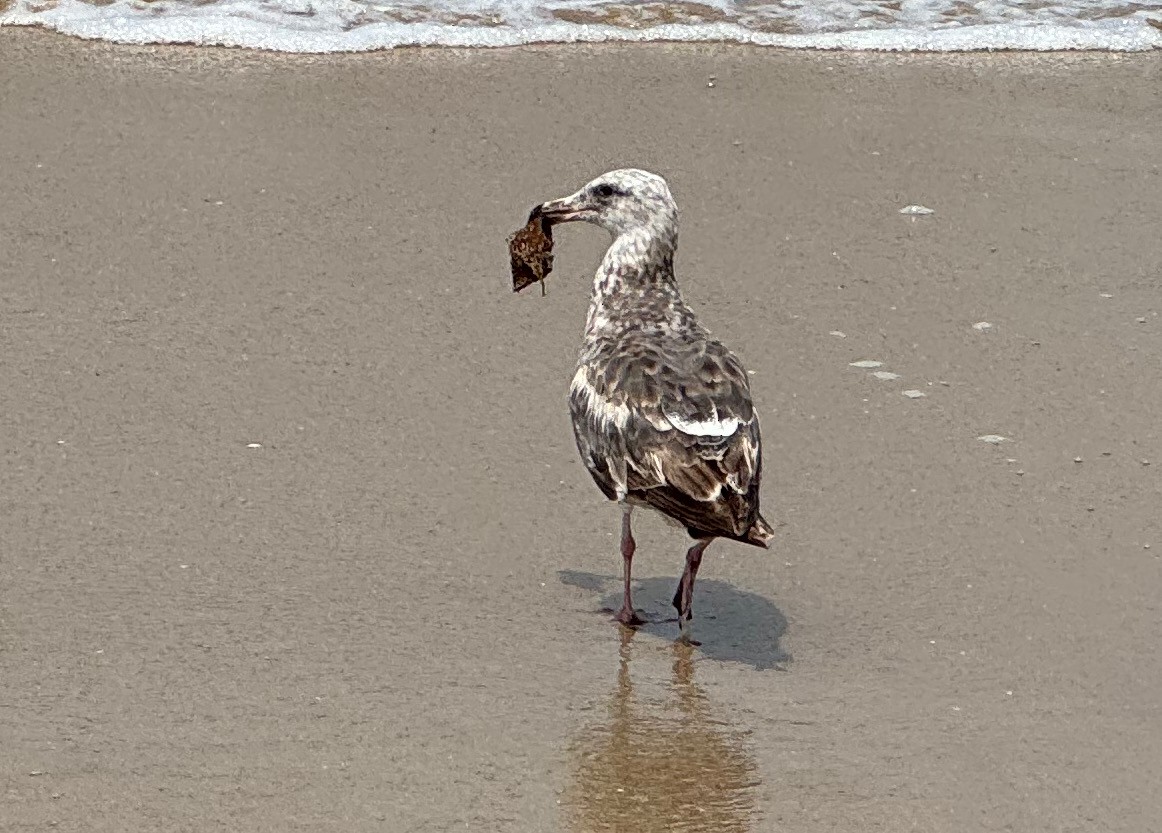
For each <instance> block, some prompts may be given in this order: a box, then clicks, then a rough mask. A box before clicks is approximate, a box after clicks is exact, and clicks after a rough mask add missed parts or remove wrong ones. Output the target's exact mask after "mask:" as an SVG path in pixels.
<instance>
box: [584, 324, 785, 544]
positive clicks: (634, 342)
mask: <svg viewBox="0 0 1162 833" xmlns="http://www.w3.org/2000/svg"><path fill="white" fill-rule="evenodd" d="M570 401H571V408H572V412H573V422H574V431H575V435H576V438H577V446H578V449H579V450H580V452H581V456H582V458H583V459H584V461H585V463H586V466H587V467H588V468H589V471H590V473H591V474H592V475H593V478H594V480H595V481H596V482H597V485H598V487H599V488H601V490H602V492H604V493H605V495H606V496H607V497H609V498H610V499H616V498H619V497H623V496H624V497H628V498H629V499H631V500H635V501H640V502H642V503H645V504H647V505H649V506H652V507H654V508H655V509H658V510H659V511H661V512H662V513H664V514H665V515H668V516H669V517H671V518H673V519H674V520H676V521H678V522H679V523H681V524H682V525H683V526H685V527H686V528H687V529H688V530H689V532H690V534H691V535H692V536H694V537H696V538H704V537H711V536H716V537H724V538H733V539H735V540H739V541H745V542H747V543H752V544H756V545H758V546H765V540H766V538H767V537H769V534H770V527H769V525H767V523H766V521H764V520H763V519H762V517H761V516H760V514H759V485H760V481H761V479H762V449H761V437H760V431H759V420H758V415H757V414H756V413H755V412H754V407H753V405H752V403H751V398H750V386H749V384H748V381H747V376H746V371H745V370H743V368H742V366H741V365H740V364H739V362H738V360H737V359H736V358H735V357H734V356H733V355H732V354H731V353H730V352H729V351H728V350H727V349H726V347H724V346H723V345H722V344H720V343H719V342H716V341H701V342H699V343H694V344H663V345H659V344H658V343H657V342H656V341H652V342H651V341H647V340H645V339H635V338H634V337H632V336H630V337H629V338H627V339H626V340H625V341H623V342H622V343H621V344H619V345H618V349H617V351H616V355H615V356H613V357H611V358H610V359H608V360H607V361H604V362H601V363H600V364H598V363H596V362H595V363H593V364H590V365H588V366H585V365H583V366H582V367H581V368H580V369H579V372H578V376H577V378H575V379H574V385H573V391H572V394H571V397H570ZM714 422H718V423H727V425H728V427H729V426H730V425H735V424H737V427H736V429H735V430H734V431H733V432H731V433H729V434H728V435H727V436H716V435H713V434H711V433H708V432H709V429H710V428H711V427H712V424H713V423H714ZM691 424H694V425H693V430H695V431H696V432H697V433H689V432H688V431H684V430H680V429H681V426H686V427H687V428H689V427H690V425H691ZM720 433H726V432H725V431H721V432H720ZM700 434H701V435H700Z"/></svg>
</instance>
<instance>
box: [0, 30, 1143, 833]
mask: <svg viewBox="0 0 1162 833" xmlns="http://www.w3.org/2000/svg"><path fill="white" fill-rule="evenodd" d="M0 66H3V67H4V71H3V75H2V76H0V170H2V171H3V177H4V181H3V194H4V199H3V200H2V201H0V447H2V448H3V457H4V463H5V466H4V476H3V478H2V479H0V507H2V514H0V519H2V529H3V536H2V539H3V545H2V549H3V555H2V560H0V748H2V749H3V750H4V754H3V756H0V781H2V783H3V798H2V799H0V800H2V802H3V804H2V806H0V816H2V817H3V818H4V825H3V826H4V828H5V830H12V831H23V830H44V829H49V828H50V827H51V829H54V830H59V831H74V830H75V831H118V832H119V833H122V832H123V831H171V830H172V831H186V830H188V831H207V830H247V831H291V830H311V831H321V830H334V831H363V830H389V831H451V830H479V831H500V832H501V833H507V832H508V831H549V830H564V831H600V830H610V831H637V832H638V833H649V832H650V831H663V830H675V829H682V830H686V831H744V830H751V831H783V830H786V831H795V832H796V833H810V832H811V831H829V832H830V831H860V832H861V833H866V831H885V833H887V832H888V831H891V833H896V832H897V831H902V830H913V829H915V830H924V831H929V833H931V832H932V831H966V830H1018V831H1024V833H1037V832H1038V831H1062V830H1085V831H1107V832H1112V831H1144V830H1147V829H1149V828H1150V827H1151V826H1153V825H1154V824H1156V821H1157V819H1158V818H1160V817H1162V798H1160V797H1159V794H1158V791H1157V784H1158V783H1159V782H1160V780H1162V755H1160V753H1159V751H1158V749H1159V741H1162V728H1160V727H1162V714H1160V711H1159V704H1160V702H1162V700H1160V698H1159V694H1158V692H1159V690H1160V688H1162V668H1160V666H1159V664H1158V662H1157V646H1158V645H1159V643H1160V642H1162V610H1160V605H1159V596H1160V594H1159V589H1160V587H1162V561H1160V560H1159V556H1160V555H1162V520H1160V514H1159V510H1158V507H1159V505H1160V503H1162V484H1160V479H1162V429H1160V428H1159V419H1158V414H1159V411H1160V409H1162V387H1160V386H1159V385H1158V382H1157V380H1158V366H1159V365H1158V361H1159V360H1158V357H1159V355H1162V318H1159V315H1158V313H1159V311H1162V302H1160V301H1159V295H1158V281H1159V275H1160V274H1162V236H1160V235H1159V234H1158V226H1157V223H1158V217H1159V216H1162V174H1160V172H1159V165H1160V164H1162V152H1160V150H1162V145H1160V140H1159V138H1158V137H1159V136H1162V111H1160V110H1159V108H1158V106H1157V105H1158V98H1157V90H1158V89H1159V86H1160V81H1162V72H1160V69H1162V58H1160V56H1157V55H1146V56H1135V57H1124V58H1119V57H1114V56H1092V55H1091V56H1021V55H993V56H975V57H951V58H940V57H933V56H927V57H925V56H911V57H907V56H888V55H881V56H873V55H832V54H806V53H800V54H788V53H782V52H776V51H763V50H755V49H742V48H731V47H716V46H715V47H712V46H704V47H675V46H654V47H648V48H646V47H640V46H634V47H619V48H597V49H593V48H576V49H573V48H568V49H566V48H556V49H525V50H512V51H503V52H488V53H484V52H460V51H443V52H426V51H414V50H412V51H404V52H400V53H396V54H391V55H371V56H358V57H347V58H327V59H319V58H288V57H273V56H254V55H249V54H247V53H242V52H229V51H206V50H189V49H174V48H171V49H156V50H154V49H140V48H125V47H111V46H107V45H101V44H90V43H80V42H75V41H70V40H67V39H63V38H59V37H52V36H49V35H45V34H39V33H35V32H30V31H14V30H3V31H0ZM712 75H713V76H716V78H717V80H716V82H715V85H714V86H713V87H710V86H708V79H709V77H710V76H712ZM622 165H637V166H642V167H648V168H652V169H655V170H657V171H658V172H659V173H662V174H664V175H665V176H667V177H668V178H669V179H670V181H671V185H672V187H673V190H674V192H675V195H676V197H677V199H678V201H679V205H680V206H681V207H682V209H683V234H682V241H681V247H680V250H679V255H678V270H679V277H680V279H681V281H682V283H683V287H684V290H685V292H686V294H687V296H688V298H689V300H690V301H691V302H692V304H693V305H694V306H695V308H696V309H697V310H698V311H699V313H700V315H701V316H702V317H703V319H704V321H705V322H706V323H707V325H708V326H710V327H711V328H712V329H713V330H714V331H715V332H716V334H718V335H720V336H721V337H723V338H724V339H725V340H726V341H727V342H728V344H730V345H731V346H732V347H733V348H734V349H735V350H736V351H737V352H738V353H739V355H740V356H741V357H742V359H743V361H744V362H745V363H746V365H747V366H748V367H749V368H750V369H751V370H753V371H754V375H753V387H754V393H755V398H756V401H757V404H758V406H759V408H760V412H761V414H762V418H763V425H764V435H765V444H766V480H765V483H764V492H763V506H764V513H765V514H766V515H767V517H769V518H772V519H777V520H778V522H779V523H780V527H779V538H778V540H777V543H776V544H775V546H774V547H773V549H772V550H771V551H769V552H762V551H759V550H756V549H754V548H750V547H745V546H742V545H735V544H731V543H721V542H720V543H718V544H715V545H714V546H713V547H712V548H711V549H710V550H709V552H708V554H707V559H706V562H705V564H704V566H703V570H702V574H701V575H702V580H701V581H700V582H699V584H698V587H697V590H696V596H695V615H696V617H697V618H696V620H695V623H694V624H695V629H696V630H695V632H696V634H697V635H698V636H699V637H700V638H701V639H702V641H703V645H702V646H701V647H700V648H695V649H690V648H683V647H682V646H676V645H675V644H674V642H673V636H674V632H675V625H674V624H673V623H672V622H671V623H666V622H661V623H658V624H654V625H650V626H648V627H646V628H645V629H643V630H642V631H641V632H638V633H637V634H635V635H624V634H619V631H618V628H617V627H616V626H615V625H614V624H613V623H612V622H611V621H610V619H609V616H608V615H607V614H604V613H602V612H601V608H602V607H603V606H605V605H609V604H610V603H611V602H614V601H615V600H616V593H617V574H618V571H619V561H618V556H617V549H616V538H615V533H616V532H617V529H618V522H619V521H618V514H617V512H616V510H615V509H613V508H612V507H609V506H607V505H605V504H604V501H603V499H602V498H601V495H600V493H599V492H598V491H597V489H596V488H595V487H594V485H593V484H592V482H591V481H590V480H589V477H588V475H587V474H586V473H585V471H584V470H583V468H582V466H581V464H580V462H579V461H578V460H577V458H576V451H575V449H574V446H573V440H572V435H571V432H570V428H569V423H568V417H567V412H566V398H565V397H566V390H567V386H568V381H569V378H570V376H571V373H572V362H573V360H574V357H575V351H576V347H577V343H578V340H579V337H580V330H581V326H582V321H583V317H584V312H585V308H586V305H587V296H588V291H589V276H590V275H591V273H592V270H593V268H594V266H595V264H596V261H597V258H598V257H599V256H600V253H601V250H602V247H603V244H604V237H603V235H602V234H601V233H600V232H598V231H597V230H595V229H588V228H576V229H574V228H567V229H561V230H559V233H558V234H557V249H556V255H557V260H556V268H555V270H554V272H553V274H552V276H551V277H550V278H549V280H548V296H547V297H545V298H542V297H540V292H539V289H538V288H536V287H532V288H530V289H529V290H526V292H525V293H523V294H521V295H519V296H518V295H514V294H513V293H512V292H511V291H510V286H509V276H508V264H507V255H506V253H505V251H504V238H505V235H506V234H508V233H509V232H510V231H512V230H513V229H515V228H517V227H518V226H519V225H520V224H521V223H522V222H523V220H524V218H525V215H526V214H527V211H528V209H529V207H530V206H531V205H532V204H533V203H535V202H538V201H540V200H542V199H547V198H550V197H555V196H561V195H564V194H566V193H568V192H570V191H572V190H573V189H575V188H576V187H577V186H579V185H580V184H581V183H583V182H584V181H585V180H587V179H588V178H589V177H591V176H593V175H595V174H597V173H599V172H601V171H603V170H605V169H607V168H610V167H614V166H622ZM911 203H918V204H922V205H925V206H929V207H931V208H933V209H934V210H935V214H933V215H931V216H928V217H918V218H915V219H913V218H911V217H907V216H903V215H901V214H899V213H898V210H899V208H901V207H902V206H904V205H907V204H911ZM1107 295H1108V296H1109V297H1105V296H1107ZM1139 319H1140V320H1139ZM982 321H987V322H989V323H991V324H992V328H991V329H990V330H988V331H985V332H981V331H978V330H974V329H973V327H972V325H973V324H974V323H977V322H982ZM833 331H837V332H842V333H843V334H844V337H840V336H838V335H834V334H832V333H833ZM864 359H872V360H878V361H880V362H882V363H883V366H882V368H880V369H881V370H885V371H890V372H894V373H897V374H899V375H900V378H899V379H898V380H890V381H880V380H877V379H875V378H874V377H873V376H872V375H870V373H869V371H868V370H862V369H858V368H854V367H851V366H850V363H851V362H855V361H859V360H864ZM905 390H919V391H921V392H923V393H924V394H926V396H924V397H923V398H917V399H910V398H908V397H906V396H904V395H903V393H902V392H903V391H905ZM987 434H998V435H1003V436H1005V437H1007V438H1009V439H1008V441H1006V442H1004V443H1001V444H1000V445H996V446H994V445H990V444H988V443H985V442H982V441H980V440H978V439H977V438H978V437H980V436H982V435H987ZM251 444H258V446H259V447H251ZM1075 458H1077V460H1079V461H1075ZM1144 461H1149V462H1150V463H1152V465H1148V464H1147V463H1146V462H1144ZM638 544H639V548H638V558H637V560H636V569H637V575H638V578H639V584H638V590H637V601H638V603H639V605H640V606H641V607H643V608H645V609H646V611H647V612H649V613H650V614H651V615H653V616H655V617H658V618H664V617H666V616H668V615H669V613H670V611H669V609H668V607H667V605H668V600H669V598H670V596H671V594H672V592H673V587H674V584H675V583H676V581H677V576H678V574H679V572H680V568H681V559H682V553H683V551H684V549H685V546H686V540H685V539H684V537H683V535H682V534H681V532H680V531H678V530H675V529H672V528H671V527H668V526H666V525H664V524H663V523H662V522H661V521H660V520H658V519H656V518H649V517H647V518H643V519H642V520H641V521H639V523H638ZM683 820H684V821H683ZM682 823H684V824H685V826H684V827H679V826H678V825H679V824H682Z"/></svg>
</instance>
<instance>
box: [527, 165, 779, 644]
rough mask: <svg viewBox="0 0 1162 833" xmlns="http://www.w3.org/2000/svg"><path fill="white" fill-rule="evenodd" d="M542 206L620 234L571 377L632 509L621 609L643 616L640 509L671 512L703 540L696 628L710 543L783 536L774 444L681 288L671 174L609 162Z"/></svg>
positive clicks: (691, 571) (597, 463)
mask: <svg viewBox="0 0 1162 833" xmlns="http://www.w3.org/2000/svg"><path fill="white" fill-rule="evenodd" d="M533 214H534V215H539V216H541V217H544V218H545V219H546V220H548V221H549V222H550V223H551V224H554V225H555V224H558V223H566V222H574V221H581V222H587V223H593V224H594V225H597V226H600V227H601V228H603V229H605V230H606V231H608V232H609V233H610V235H611V236H612V238H613V241H612V243H611V244H610V246H609V249H608V250H607V251H606V253H605V256H604V258H603V259H602V261H601V265H600V266H599V267H598V269H597V273H596V274H595V275H594V278H593V297H592V300H591V301H590V304H589V315H588V319H587V321H586V324H585V336H584V341H583V343H582V346H581V350H580V355H579V357H578V361H577V369H576V372H575V374H574V376H573V381H572V385H571V387H570V392H569V407H570V412H571V414H572V420H573V433H574V436H575V438H576V441H577V450H578V451H579V452H580V454H581V459H582V461H583V462H584V464H585V467H586V468H587V469H588V470H589V473H590V475H592V477H593V480H594V481H595V482H596V483H597V486H598V488H599V489H601V491H602V492H603V493H604V494H605V497H606V498H608V499H609V500H611V501H616V502H617V503H618V504H620V506H621V507H622V521H621V557H622V567H623V578H624V580H625V591H624V597H623V601H622V606H621V609H620V610H619V611H618V613H617V617H616V618H617V621H619V622H621V623H622V624H623V625H626V626H628V627H637V626H638V625H641V624H643V620H642V618H641V617H640V616H638V613H637V611H635V610H634V607H633V598H632V594H631V590H630V574H631V569H632V564H633V555H634V551H635V549H636V543H635V541H634V537H633V530H632V526H631V515H632V513H633V510H634V507H639V506H640V507H645V508H649V509H653V510H655V511H658V512H660V513H661V514H662V515H663V516H665V517H666V518H668V519H669V520H670V521H671V522H672V523H676V524H677V525H679V526H682V527H685V529H686V531H687V532H688V533H689V535H690V537H691V538H693V539H694V545H693V546H691V547H690V549H689V551H687V553H686V567H685V570H684V571H683V573H682V579H681V581H680V582H679V584H678V589H677V591H676V592H675V593H674V599H673V604H674V607H675V609H676V610H677V611H678V622H679V627H680V629H681V632H682V635H683V636H684V637H685V636H687V623H688V622H689V620H690V619H691V617H692V615H693V614H692V612H691V610H692V607H693V596H694V579H695V577H696V576H697V575H698V567H699V566H700V565H701V563H702V556H703V554H704V553H705V552H706V548H707V547H708V546H710V544H711V542H712V541H714V539H716V538H729V539H731V540H734V541H741V542H743V543H746V544H751V545H754V546H756V547H763V548H764V549H765V548H766V547H767V545H768V544H769V542H770V541H771V539H772V538H773V537H774V530H773V529H772V527H771V525H770V524H769V523H768V522H767V521H766V520H764V518H763V517H762V515H761V514H759V481H760V480H761V479H762V442H761V439H760V434H759V416H758V412H757V411H756V410H755V408H754V405H753V403H752V402H751V394H750V383H749V381H748V374H747V372H746V370H745V369H744V368H743V366H742V363H741V362H740V361H739V360H738V358H737V357H735V355H734V354H733V353H731V352H730V350H728V349H727V348H726V347H725V346H724V345H723V344H722V343H721V342H720V341H717V340H716V339H714V338H712V337H711V334H710V331H709V330H707V329H706V328H705V327H704V326H702V324H700V323H699V321H698V319H697V317H696V316H695V315H694V312H693V310H691V309H690V307H689V306H688V305H687V304H686V302H685V301H684V300H683V299H682V294H681V292H680V291H679V290H678V282H677V280H676V278H675V277H674V252H675V250H676V248H677V244H678V207H677V205H676V204H675V202H674V198H673V196H672V195H671V194H670V188H669V185H667V184H666V180H665V179H663V178H662V177H660V176H658V175H657V174H653V173H650V172H648V171H643V170H637V169H622V170H616V171H610V172H608V173H605V174H602V175H601V176H599V177H597V178H596V179H594V180H593V181H592V182H590V183H588V184H587V185H585V186H584V187H583V188H581V189H580V190H579V191H577V192H576V193H574V194H572V195H570V196H568V197H563V198H561V199H557V200H550V201H549V202H545V203H542V204H541V205H539V206H537V207H536V208H534V209H533Z"/></svg>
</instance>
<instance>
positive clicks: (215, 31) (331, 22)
mask: <svg viewBox="0 0 1162 833" xmlns="http://www.w3.org/2000/svg"><path fill="white" fill-rule="evenodd" d="M5 7H6V8H5ZM0 9H4V10H3V11H0V25H4V24H8V25H39V26H44V27H47V28H50V29H56V30H59V31H61V32H64V33H66V34H72V35H76V36H79V37H85V38H95V39H102V40H111V41H118V42H128V43H187V44H195V45H227V46H245V47H255V48H262V49H270V50H278V51H285V52H343V51H364V50H372V49H382V48H390V47H397V46H406V45H443V46H513V45H518V44H526V43H537V42H577V41H584V42H597V41H662V40H671V41H736V42H740V43H753V44H765V45H772V46H784V47H798V48H828V49H878V50H903V51H911V50H920V51H960V50H980V49H1032V50H1060V49H1090V50H1107V51H1110V50H1112V51H1137V50H1148V49H1154V48H1158V47H1159V46H1160V45H1162V0H1055V1H1054V0H819V1H818V2H805V0H782V1H781V2H764V1H763V0H651V1H650V2H616V1H614V2H610V1H609V0H505V2H496V0H432V2H415V0H389V1H387V2H385V0H0Z"/></svg>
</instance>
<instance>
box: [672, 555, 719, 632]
mask: <svg viewBox="0 0 1162 833" xmlns="http://www.w3.org/2000/svg"><path fill="white" fill-rule="evenodd" d="M713 540H714V539H713V538H703V539H702V540H700V541H698V542H697V543H696V544H694V546H692V547H690V549H689V550H688V551H687V553H686V569H685V571H684V572H683V573H682V580H681V581H680V582H678V589H677V591H676V592H675V593H674V607H675V608H677V610H678V624H679V625H680V626H681V627H682V629H683V631H685V629H686V622H687V621H688V620H689V619H691V618H692V617H693V615H694V614H693V613H691V612H690V609H691V608H692V607H693V605H694V578H695V577H696V576H697V575H698V567H699V566H701V564H702V553H704V552H706V548H707V547H708V546H710V542H711V541H713Z"/></svg>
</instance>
